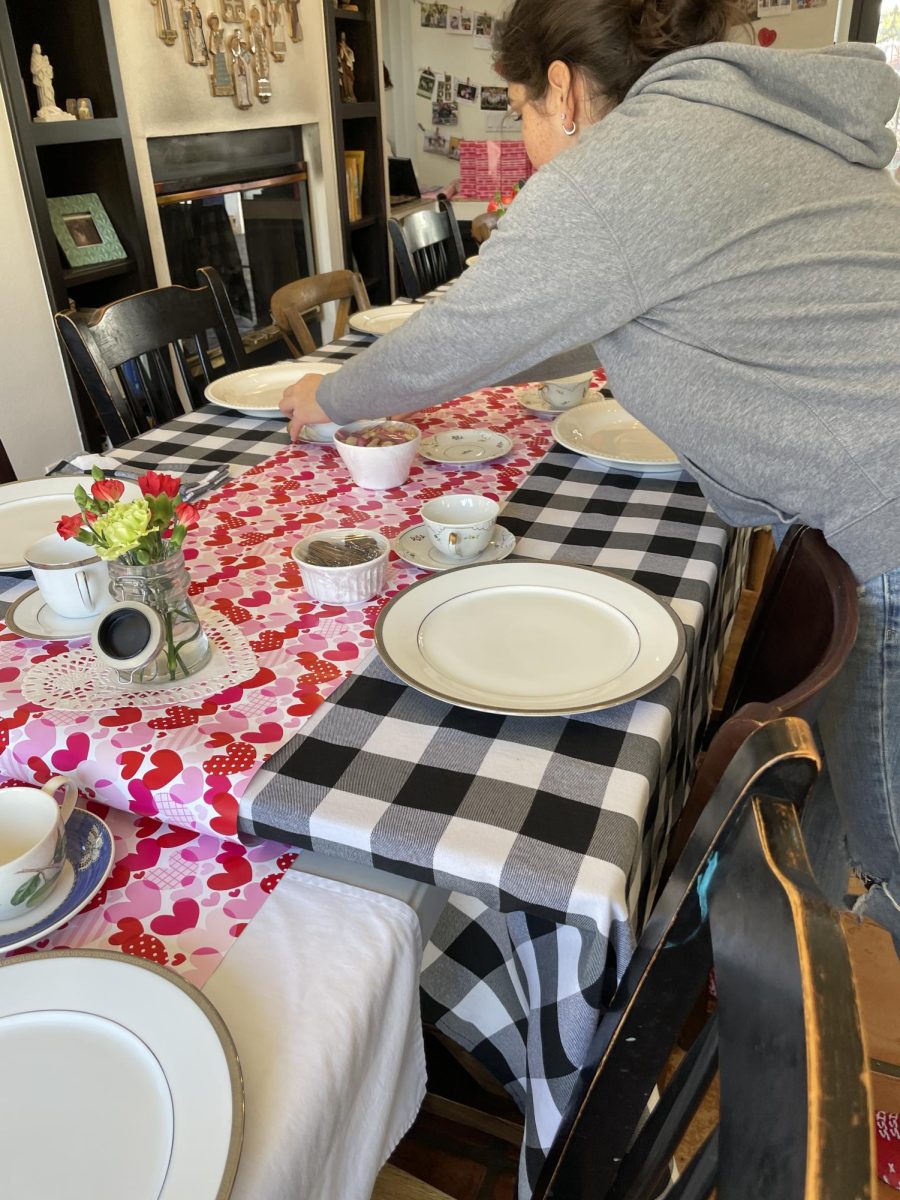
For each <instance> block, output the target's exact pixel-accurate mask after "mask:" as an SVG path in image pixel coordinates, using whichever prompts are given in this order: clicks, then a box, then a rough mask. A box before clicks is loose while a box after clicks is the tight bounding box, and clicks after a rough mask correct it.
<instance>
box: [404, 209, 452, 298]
mask: <svg viewBox="0 0 900 1200" xmlns="http://www.w3.org/2000/svg"><path fill="white" fill-rule="evenodd" d="M438 207H439V211H438V212H433V211H428V210H422V211H420V212H415V213H412V214H411V215H410V216H408V217H407V218H406V219H405V221H404V222H403V224H402V225H401V224H400V222H399V221H397V220H395V219H394V218H393V217H391V219H390V220H389V221H388V227H389V228H390V231H391V241H392V242H393V244H394V257H395V258H396V260H397V269H398V271H399V272H400V283H401V286H402V289H403V294H404V295H405V296H407V297H408V298H409V299H410V300H418V299H419V297H420V296H424V295H425V293H426V292H430V291H431V290H432V289H433V288H436V287H439V286H440V285H441V284H442V283H448V282H449V281H450V280H451V279H455V278H456V277H457V276H458V275H460V274H461V273H462V270H463V267H464V266H465V261H466V255H465V251H464V250H463V243H462V235H461V234H460V231H459V225H458V224H457V220H456V215H455V213H454V212H453V205H452V204H451V203H450V201H449V200H439V201H438Z"/></svg>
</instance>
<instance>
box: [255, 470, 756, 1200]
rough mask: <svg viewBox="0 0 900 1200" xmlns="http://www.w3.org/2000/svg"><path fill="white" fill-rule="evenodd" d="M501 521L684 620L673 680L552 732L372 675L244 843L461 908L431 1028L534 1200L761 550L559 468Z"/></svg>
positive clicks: (441, 936) (271, 795) (639, 494)
mask: <svg viewBox="0 0 900 1200" xmlns="http://www.w3.org/2000/svg"><path fill="white" fill-rule="evenodd" d="M500 520H501V523H502V524H504V525H505V526H507V528H509V529H510V530H512V532H513V533H514V534H515V535H516V537H517V538H518V546H517V550H516V553H517V555H519V556H524V557H528V558H536V559H542V560H552V561H554V562H571V563H579V564H582V565H589V566H602V567H604V568H606V569H611V570H615V571H619V572H621V573H623V574H625V575H627V576H629V577H630V578H633V579H634V580H635V581H636V582H638V583H640V584H642V585H643V586H645V587H648V588H650V589H651V590H652V591H654V592H655V593H656V594H657V595H659V596H661V597H663V598H665V599H666V600H668V601H669V602H670V603H671V605H672V607H673V609H674V610H675V611H676V612H677V613H678V615H679V617H680V618H681V619H682V621H683V622H684V625H685V628H686V632H687V653H686V656H685V658H684V660H683V662H682V664H681V666H680V668H679V670H678V671H677V673H676V674H675V675H674V676H672V677H671V678H670V679H668V680H667V681H666V682H665V683H663V684H662V686H661V687H659V688H657V689H656V690H655V691H654V692H653V693H651V694H650V695H648V696H646V697H644V698H643V699H641V700H638V701H635V702H632V703H630V704H625V705H621V706H620V707H618V708H612V709H606V710H604V711H601V712H597V713H588V714H584V715H578V716H575V717H570V718H553V719H545V718H538V719H536V718H525V717H504V716H499V715H494V714H487V713H479V712H472V711H469V710H466V709H461V708H455V707H452V706H450V705H447V704H444V703H442V702H440V701H437V700H433V699H431V698H430V697H428V696H424V695H422V694H421V693H419V692H416V691H415V690H413V689H411V688H409V687H407V686H405V685H404V684H403V683H401V682H400V680H398V679H397V678H396V677H394V676H393V675H392V674H391V673H390V671H389V670H388V669H387V668H386V667H385V666H384V664H383V663H382V662H381V660H380V659H379V658H378V657H377V656H376V655H373V656H372V657H370V658H369V659H368V660H366V662H365V663H364V664H362V665H361V666H360V668H359V669H358V671H357V672H356V673H355V674H354V675H353V676H352V677H351V678H350V679H349V680H348V681H347V682H346V683H345V684H344V685H343V686H342V687H341V688H339V689H338V690H337V691H336V692H335V693H334V694H333V695H332V696H331V697H330V698H329V699H328V700H327V701H325V703H324V704H323V705H322V706H321V707H320V708H319V710H318V711H317V712H316V714H315V715H314V716H313V717H312V718H311V719H310V721H309V722H308V723H307V724H306V725H304V727H303V732H302V733H301V734H300V735H299V736H297V737H296V738H294V739H293V740H292V741H291V742H289V743H288V744H287V745H285V746H284V747H283V748H282V749H281V750H280V751H279V752H278V753H276V754H275V755H274V756H273V757H272V758H271V759H270V760H269V762H268V763H267V764H266V765H265V766H264V767H263V768H262V769H261V770H260V771H259V773H258V774H257V776H256V777H255V778H254V780H253V782H252V783H251V786H250V789H249V791H248V793H247V795H246V796H245V798H244V801H243V802H242V805H241V813H242V817H241V830H242V832H243V833H244V834H258V835H261V836H266V837H273V838H275V839H278V840H282V841H288V842H290V843H292V844H294V845H297V846H301V847H304V848H307V849H312V850H318V851H321V852H324V853H328V854H334V855H338V856H340V857H342V858H347V859H350V860H354V861H358V862H363V863H366V864H370V865H372V866H375V867H380V868H382V869H386V870H389V871H394V872H397V873H399V874H402V875H406V876H409V877H412V878H414V879H417V880H420V881H424V882H426V883H430V884H435V885H437V886H438V887H442V888H447V889H450V890H451V892H452V893H453V895H452V897H451V901H450V904H449V906H448V908H447V910H446V911H445V913H444V916H443V917H442V918H441V920H440V922H439V923H438V926H437V928H436V929H435V932H434V934H433V936H432V940H431V943H430V944H429V946H428V947H427V949H426V952H425V958H424V963H423V973H422V995H423V1016H424V1019H425V1020H426V1021H427V1022H429V1023H431V1024H435V1025H437V1026H438V1027H439V1028H440V1029H441V1030H442V1031H444V1032H445V1033H447V1034H448V1035H449V1036H450V1037H452V1038H454V1039H455V1040H456V1041H457V1042H459V1043H460V1044H462V1045H463V1046H464V1047H466V1048H467V1049H468V1050H470V1051H472V1053H474V1054H475V1055H476V1056H477V1057H478V1058H479V1059H480V1060H481V1061H482V1062H483V1063H484V1064H485V1065H486V1066H487V1067H488V1068H489V1069H490V1070H491V1071H492V1072H493V1074H494V1075H495V1076H496V1077H498V1078H499V1079H500V1080H501V1081H502V1082H503V1083H504V1084H505V1085H506V1087H507V1089H508V1090H509V1091H510V1093H511V1094H512V1095H513V1096H514V1097H515V1098H516V1100H517V1101H518V1102H519V1103H520V1105H521V1107H522V1108H523V1110H524V1111H525V1114H526V1137H525V1148H524V1152H523V1158H522V1168H521V1173H520V1184H519V1191H520V1196H521V1197H527V1196H529V1195H530V1194H531V1188H532V1185H533V1183H534V1180H535V1178H536V1175H537V1172H538V1170H539V1169H540V1165H541V1163H542V1161H543V1158H544V1155H545V1153H546V1151H547V1149H548V1148H549V1146H550V1144H551V1143H552V1141H553V1138H554V1136H555V1134H556V1131H557V1129H558V1127H559V1123H560V1119H561V1117H562V1114H563V1112H564V1110H565V1108H566V1105H567V1103H568V1101H569V1099H570V1097H571V1095H572V1091H573V1088H574V1087H575V1084H576V1082H577V1080H578V1075H579V1069H580V1067H581V1065H582V1064H583V1062H584V1059H585V1055H586V1051H587V1048H588V1045H589V1042H590V1039H591V1036H592V1035H593V1033H594V1030H595V1029H596V1026H597V1022H598V1020H599V1017H600V1015H601V1014H602V1012H603V1010H604V1003H605V1002H606V1001H607V1000H608V999H609V995H610V993H611V990H612V988H613V987H614V985H615V982H616V979H617V978H618V976H619V975H620V974H621V971H622V969H623V967H624V965H625V963H626V962H627V961H628V958H629V956H630V954H631V952H632V950H633V947H634V943H635V931H636V929H637V928H639V927H640V925H641V923H642V922H643V920H644V917H645V916H646V911H647V908H648V905H649V902H650V900H651V899H652V895H653V891H654V888H655V885H656V882H657V880H658V877H659V872H660V870H661V867H662V863H663V858H664V849H665V845H666V841H667V838H668V834H669V831H670V829H671V827H672V824H673V821H674V819H675V817H676V816H677V814H678V812H679V810H680V807H681V804H682V802H683V798H684V793H685V790H686V785H687V782H688V776H689V772H690V768H691V764H692V762H693V759H694V756H695V753H696V750H697V743H698V737H699V734H700V732H701V729H702V725H703V723H704V721H705V719H706V714H707V711H708V705H709V700H710V696H711V692H712V688H713V686H714V681H715V677H716V673H717V670H718V665H719V659H720V655H721V649H722V646H723V642H724V638H725V634H726V627H727V625H728V624H729V622H730V620H731V617H732V614H733V611H734V606H735V603H736V599H737V596H738V593H739V591H740V583H741V579H742V577H743V567H744V563H745V558H746V544H747V538H746V536H745V535H743V534H736V533H735V532H734V531H733V530H727V529H726V527H725V526H724V525H723V524H722V522H721V521H720V520H719V519H718V518H717V517H716V516H715V515H714V514H713V513H712V511H711V510H710V509H709V507H708V505H707V504H706V502H705V500H704V499H703V497H702V496H701V494H700V491H699V489H698V488H697V486H696V485H695V484H694V483H693V482H692V481H690V480H689V479H688V478H687V477H686V476H680V477H678V478H677V479H675V480H672V479H659V478H653V477H650V476H644V477H639V476H632V475H624V474H614V473H611V472H610V473H607V472H605V471H603V469H602V468H600V467H598V466H597V465H596V464H593V463H590V462H589V461H587V460H585V459H579V458H578V457H577V456H576V455H574V454H570V453H569V452H567V451H562V450H555V451H553V452H551V453H550V454H549V455H548V456H547V457H546V458H545V459H544V460H543V461H542V462H541V463H540V464H539V465H538V466H537V467H535V469H534V470H533V471H532V473H531V475H530V476H529V477H528V479H527V481H526V482H525V483H524V484H523V485H522V486H521V487H520V488H519V489H518V490H517V491H516V492H514V493H513V495H512V496H511V498H510V500H509V501H508V503H507V504H506V505H505V507H504V509H503V512H502V514H501V517H500ZM548 620H552V613H548Z"/></svg>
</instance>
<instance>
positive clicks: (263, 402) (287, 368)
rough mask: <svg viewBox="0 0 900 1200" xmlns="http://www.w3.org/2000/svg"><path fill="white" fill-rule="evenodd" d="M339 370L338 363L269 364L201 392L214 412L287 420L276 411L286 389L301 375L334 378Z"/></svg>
mask: <svg viewBox="0 0 900 1200" xmlns="http://www.w3.org/2000/svg"><path fill="white" fill-rule="evenodd" d="M340 369H341V364H340V363H339V362H306V361H305V362H295V361H294V360H293V359H291V360H290V361H288V362H279V363H269V364H268V365H267V366H265V367H251V368H250V370H248V371H234V372H233V373H232V374H231V375H223V376H222V377H221V378H220V379H214V380H213V381H212V383H208V384H207V385H206V387H205V388H204V391H203V394H204V396H205V397H206V399H207V400H209V401H210V403H211V404H215V405H216V407H217V408H225V409H228V411H229V412H236V413H241V414H242V415H243V416H245V417H266V418H269V417H279V418H280V419H281V420H282V421H285V420H287V418H286V417H285V415H284V413H283V412H282V411H281V409H280V408H279V407H278V406H279V404H280V403H281V398H282V396H283V395H284V391H285V388H289V387H290V386H291V384H294V383H296V382H297V381H298V379H302V378H303V377H304V375H333V374H334V372H335V371H339V370H340Z"/></svg>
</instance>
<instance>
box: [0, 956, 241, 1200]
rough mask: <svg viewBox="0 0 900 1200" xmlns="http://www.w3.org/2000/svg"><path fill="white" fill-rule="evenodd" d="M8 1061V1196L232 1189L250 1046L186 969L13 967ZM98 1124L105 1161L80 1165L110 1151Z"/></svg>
mask: <svg viewBox="0 0 900 1200" xmlns="http://www.w3.org/2000/svg"><path fill="white" fill-rule="evenodd" d="M0 1062H2V1063H3V1071H2V1072H0V1161H2V1163H3V1190H4V1194H5V1195H9V1196H34V1197H38V1196H47V1197H49V1196H57V1195H60V1196H61V1195H65V1196H66V1197H67V1200H122V1197H125V1196H127V1197H128V1200H186V1198H187V1197H191V1200H201V1198H203V1200H225V1198H226V1197H227V1196H228V1195H229V1194H230V1193H231V1188H232V1184H233V1182H234V1177H235V1173H236V1171H237V1166H238V1160H239V1158H240V1146H241V1138H242V1134H243V1123H244V1102H243V1084H242V1080H241V1071H240V1063H239V1062H238V1057H237V1051H236V1050H235V1047H234V1042H233V1041H232V1039H231V1036H230V1034H229V1033H228V1030H227V1028H226V1027H225V1023H224V1022H223V1021H222V1018H221V1017H220V1016H219V1014H218V1013H217V1012H216V1010H215V1009H214V1008H213V1006H212V1005H211V1004H210V1003H209V1001H208V1000H207V999H206V998H205V997H204V996H203V994H202V993H201V992H199V991H198V990H197V989H196V988H195V987H193V986H192V985H191V984H188V983H186V982H185V981H184V980H183V979H181V978H179V976H178V975H177V974H176V973H175V972H174V971H171V970H166V969H164V968H162V967H158V966H156V965H155V964H154V963H148V962H144V961H142V960H140V959H136V958H131V957H128V956H126V955H123V954H113V953H110V952H108V951H91V950H82V951H71V950H70V951H63V950H59V951H52V952H50V953H44V954H33V955H29V956H28V957H22V958H17V959H12V960H7V961H6V962H4V963H2V964H0ZM98 1119H99V1120H101V1121H102V1128H103V1138H102V1143H103V1152H102V1154H93V1155H90V1159H89V1169H85V1170H83V1171H80V1170H72V1169H71V1165H72V1164H73V1163H78V1162H84V1161H85V1159H84V1155H85V1147H90V1146H92V1145H96V1144H97V1131H98V1124H97V1122H98ZM48 1131H50V1133H52V1136H50V1141H49V1142H48ZM48 1146H52V1153H48Z"/></svg>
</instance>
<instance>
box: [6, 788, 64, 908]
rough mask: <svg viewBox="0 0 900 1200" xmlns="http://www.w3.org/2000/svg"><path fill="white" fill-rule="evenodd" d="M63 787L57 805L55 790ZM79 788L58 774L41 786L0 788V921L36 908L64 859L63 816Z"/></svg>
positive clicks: (54, 878) (60, 868) (57, 874)
mask: <svg viewBox="0 0 900 1200" xmlns="http://www.w3.org/2000/svg"><path fill="white" fill-rule="evenodd" d="M61 787H64V788H65V789H66V794H65V797H64V799H63V802H62V804H57V802H56V798H55V797H56V793H57V792H58V791H59V789H60V788H61ZM77 796H78V789H77V788H76V787H75V785H74V784H73V783H70V782H69V780H67V779H63V778H62V776H61V775H57V776H56V777H55V778H54V779H50V780H48V781H47V783H45V784H44V786H43V788H33V787H11V788H0V921H11V920H14V919H15V918H16V917H22V916H24V915H25V914H26V913H27V912H28V910H29V909H33V908H36V907H37V905H38V904H40V903H41V901H42V900H46V898H47V897H48V896H49V895H50V893H51V892H52V890H53V888H54V885H55V884H56V880H57V878H58V876H59V873H60V871H61V870H62V866H63V863H64V862H65V860H66V821H68V819H69V817H70V816H71V814H72V809H73V808H74V807H75V800H76V798H77Z"/></svg>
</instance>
